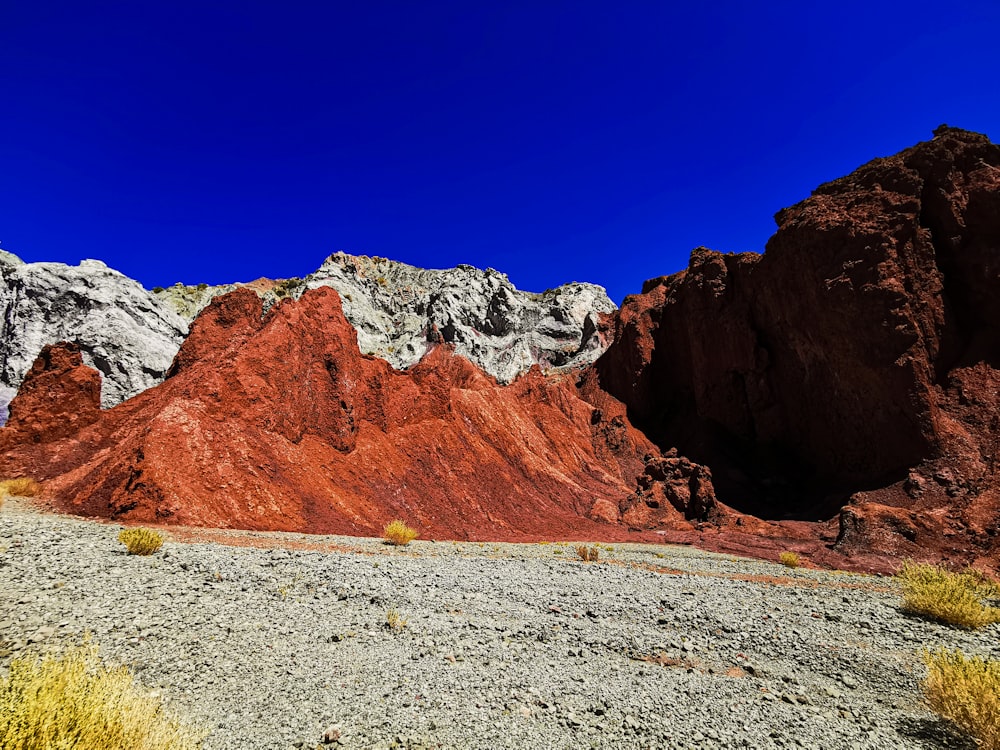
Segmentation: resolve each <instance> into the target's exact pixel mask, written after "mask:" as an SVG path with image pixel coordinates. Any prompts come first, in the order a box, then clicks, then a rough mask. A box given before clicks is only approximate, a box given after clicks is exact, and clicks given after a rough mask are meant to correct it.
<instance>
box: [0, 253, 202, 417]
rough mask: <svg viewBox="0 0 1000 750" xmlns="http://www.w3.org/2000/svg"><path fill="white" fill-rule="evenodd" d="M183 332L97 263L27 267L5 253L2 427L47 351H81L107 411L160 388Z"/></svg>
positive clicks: (1, 278) (1, 265)
mask: <svg viewBox="0 0 1000 750" xmlns="http://www.w3.org/2000/svg"><path fill="white" fill-rule="evenodd" d="M186 333H187V322H186V321H185V320H184V319H183V318H181V317H180V316H179V315H178V314H177V313H176V312H174V310H173V309H172V308H171V307H170V306H169V305H166V304H164V303H163V302H162V301H160V300H159V299H157V298H156V297H155V296H154V295H152V294H151V293H150V292H147V291H146V290H145V289H143V288H142V286H141V285H140V284H139V283H138V282H136V281H133V280H132V279H130V278H128V277H127V276H124V275H122V274H121V273H118V272H117V271H115V270H113V269H111V268H108V267H107V266H106V265H104V264H103V263H101V262H100V261H97V260H85V261H83V262H81V263H80V265H79V266H67V265H64V264H62V263H25V262H23V261H22V260H21V259H20V258H18V257H17V256H15V255H12V254H11V253H7V252H3V251H0V424H2V423H3V421H5V420H6V417H7V404H8V403H9V402H10V400H11V398H13V396H14V393H15V392H16V390H17V388H18V386H19V385H20V383H21V380H22V378H23V377H24V375H25V373H26V372H27V371H28V368H30V367H31V365H32V363H33V362H34V361H35V358H36V357H37V356H38V354H39V352H40V351H41V350H42V347H43V346H45V345H46V344H54V343H56V342H59V341H70V342H73V343H75V344H76V345H77V346H78V347H79V349H80V353H81V355H82V357H83V361H84V362H85V363H86V364H88V365H90V366H91V367H93V368H94V369H96V370H98V371H99V372H100V373H101V375H102V383H101V404H102V405H103V406H105V407H108V406H113V405H114V404H117V403H119V402H121V401H123V400H125V399H127V398H130V397H132V396H134V395H135V394H137V393H139V392H141V391H143V390H145V389H146V388H149V387H150V386H152V385H155V384H156V383H158V382H160V381H161V380H162V379H163V373H164V372H166V370H167V368H168V367H169V366H170V362H171V361H172V360H173V358H174V355H175V354H176V353H177V349H178V347H180V344H181V341H183V340H184V336H185V334H186Z"/></svg>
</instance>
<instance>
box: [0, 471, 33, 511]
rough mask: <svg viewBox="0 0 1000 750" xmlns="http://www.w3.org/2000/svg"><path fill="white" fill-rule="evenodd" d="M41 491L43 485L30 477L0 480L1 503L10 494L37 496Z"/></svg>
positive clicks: (14, 495) (13, 495)
mask: <svg viewBox="0 0 1000 750" xmlns="http://www.w3.org/2000/svg"><path fill="white" fill-rule="evenodd" d="M41 491H42V485H40V484H39V483H38V482H36V481H35V480H34V479H31V478H30V477H18V478H17V479H4V480H3V481H0V505H3V501H4V498H6V497H8V496H10V497H35V496H36V495H37V494H38V493H39V492H41Z"/></svg>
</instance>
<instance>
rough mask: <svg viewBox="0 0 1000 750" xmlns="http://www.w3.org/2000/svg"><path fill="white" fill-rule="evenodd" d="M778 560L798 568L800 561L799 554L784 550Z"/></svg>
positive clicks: (787, 565)
mask: <svg viewBox="0 0 1000 750" xmlns="http://www.w3.org/2000/svg"><path fill="white" fill-rule="evenodd" d="M778 562H780V563H781V564H782V565H784V566H785V567H786V568H797V567H799V564H800V561H799V556H798V555H796V554H795V553H794V552H782V553H781V554H780V555H778Z"/></svg>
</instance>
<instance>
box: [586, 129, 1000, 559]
mask: <svg viewBox="0 0 1000 750" xmlns="http://www.w3.org/2000/svg"><path fill="white" fill-rule="evenodd" d="M776 220H777V222H778V231H777V233H776V234H775V235H774V236H773V237H772V238H771V240H770V241H769V242H768V245H767V250H766V252H765V254H764V255H763V256H758V255H752V254H743V255H724V254H721V253H717V252H712V251H709V250H705V249H698V250H696V251H694V252H693V253H692V255H691V262H690V264H689V266H688V268H687V270H686V271H683V272H681V273H679V274H676V275H674V276H670V277H666V278H660V279H653V280H652V281H649V282H647V283H646V285H645V286H644V288H643V293H642V294H641V295H638V296H636V297H631V298H629V299H628V300H626V302H625V304H624V305H623V307H622V310H621V313H620V316H619V319H618V324H617V329H616V334H615V341H614V343H613V344H612V346H611V347H610V348H609V350H608V351H607V353H606V354H605V355H604V357H603V358H602V359H601V360H600V361H599V362H598V363H597V366H596V367H597V370H598V372H599V375H600V383H601V385H602V386H603V387H604V388H606V389H608V390H609V391H610V392H611V393H612V394H613V395H615V396H616V397H618V398H619V399H621V400H622V401H623V402H625V403H626V404H627V406H628V414H629V416H630V418H631V419H632V420H633V422H634V423H635V424H636V425H637V426H638V427H640V428H641V429H643V430H644V431H645V432H646V434H647V435H648V436H650V437H651V438H652V439H653V440H654V441H655V442H657V443H658V444H659V445H660V446H661V447H663V448H666V447H676V448H678V449H679V451H680V452H681V453H682V454H684V455H686V456H688V457H690V458H691V459H693V460H695V461H699V462H702V463H705V464H707V465H708V466H710V467H711V469H712V471H713V476H714V480H715V485H716V488H717V490H718V491H719V494H720V497H721V498H722V499H724V500H727V501H728V502H730V503H731V504H733V505H736V506H737V507H739V508H740V509H741V510H745V511H749V512H753V513H756V514H758V515H762V516H765V517H770V518H777V517H788V516H791V517H798V518H806V519H819V518H827V517H830V516H833V515H837V513H838V510H839V509H840V508H841V506H843V505H844V504H845V503H846V504H847V505H846V507H845V508H844V509H843V511H842V512H840V513H839V524H840V529H839V539H838V541H837V544H838V545H839V546H840V547H841V548H845V549H848V548H863V549H873V548H880V549H884V550H886V551H887V552H891V553H893V554H897V555H920V554H927V553H928V552H929V550H935V551H936V554H938V555H939V556H943V557H948V556H953V557H955V558H956V559H962V560H968V559H970V558H975V557H976V556H977V555H985V556H988V557H993V556H994V555H995V554H996V545H995V542H994V540H995V538H996V536H995V535H996V534H997V532H998V530H1000V513H998V511H1000V493H998V490H1000V482H998V477H997V448H998V447H1000V441H998V438H1000V396H998V393H1000V372H998V369H997V368H998V367H1000V335H998V334H1000V303H998V299H1000V298H998V292H1000V147H997V146H995V145H993V144H991V143H990V142H989V140H988V139H987V138H986V137H985V136H981V135H978V134H975V133H968V132H965V131H960V130H954V129H950V128H946V127H942V128H940V129H939V130H937V131H935V137H934V139H933V140H932V141H929V142H926V143H921V144H919V145H917V146H915V147H913V148H910V149H907V150H905V151H903V152H902V153H900V154H898V155H896V156H893V157H890V158H885V159H876V160H875V161H873V162H870V163H869V164H866V165H864V166H863V167H861V168H860V169H858V170H857V171H856V172H854V173H853V174H851V175H849V176H847V177H845V178H843V179H839V180H836V181H834V182H831V183H828V184H826V185H822V186H821V187H819V188H818V189H817V190H816V191H815V192H814V194H813V195H812V197H810V198H809V199H807V200H805V201H803V202H802V203H800V204H798V205H796V206H793V207H792V208H789V209H786V210H784V211H781V212H779V213H778V215H777V217H776Z"/></svg>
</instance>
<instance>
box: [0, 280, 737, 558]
mask: <svg viewBox="0 0 1000 750" xmlns="http://www.w3.org/2000/svg"><path fill="white" fill-rule="evenodd" d="M262 312H263V308H262V301H261V300H260V298H259V297H258V296H257V295H256V294H255V293H254V292H252V291H251V290H248V289H241V290H237V291H235V292H232V293H230V294H228V295H223V296H220V297H217V298H215V299H214V300H213V301H212V303H211V304H210V305H209V306H208V307H207V308H206V309H205V310H204V311H203V312H202V314H201V315H200V316H199V317H198V318H197V320H196V321H195V323H194V325H193V326H192V330H191V334H190V335H189V336H188V338H187V340H186V341H185V342H184V344H183V346H182V347H181V349H180V351H179V352H178V354H177V356H176V358H175V359H174V362H173V364H172V365H171V367H170V369H169V371H168V373H167V378H166V380H165V381H164V382H163V383H161V384H160V385H158V386H156V387H155V388H151V389H149V390H147V391H145V392H143V393H142V394H140V395H139V396H137V397H135V398H133V399H131V400H129V401H127V402H124V403H122V404H120V405H118V406H117V407H115V408H113V409H110V410H105V411H101V410H99V409H98V405H97V398H96V393H97V388H96V386H97V383H98V375H97V373H96V372H94V371H93V370H91V369H90V368H88V367H86V366H85V365H83V364H82V362H81V361H80V356H79V352H78V351H77V350H76V348H75V347H74V346H72V345H61V346H53V347H47V348H46V349H44V350H43V353H42V355H41V356H40V357H39V359H38V361H37V362H36V364H35V366H34V367H33V368H32V370H31V372H30V373H29V375H28V376H27V377H26V378H25V381H24V384H23V385H22V387H21V389H20V391H19V393H18V395H17V397H16V398H15V399H14V401H13V402H12V403H11V405H10V419H9V421H8V424H7V426H6V427H5V428H4V429H2V430H0V455H2V457H0V474H4V475H8V476H9V475H19V474H27V475H31V476H35V477H37V478H38V479H40V480H43V481H45V482H46V491H47V494H48V496H49V497H51V498H52V499H53V500H54V502H55V503H56V504H57V505H58V507H60V508H62V509H64V510H70V511H74V512H82V513H86V514H93V515H104V516H113V517H116V518H123V519H129V520H134V521H154V520H163V519H168V520H170V521H171V522H176V523H188V524H199V525H210V526H222V527H226V526H235V527H240V528H251V529H253V528H257V529H287V530H309V531H315V532H337V533H352V534H379V533H381V529H382V527H383V526H384V524H385V523H386V522H387V521H389V520H391V519H392V518H395V517H402V518H405V519H406V520H408V521H409V522H410V523H412V524H415V525H417V526H418V527H419V528H420V529H421V532H422V533H423V534H425V535H433V536H446V537H452V538H493V539H495V538H539V537H545V536H549V535H552V534H556V535H559V536H569V537H573V536H577V535H580V534H588V535H591V536H593V535H607V534H609V533H610V534H611V535H612V536H613V537H614V536H618V537H621V536H623V535H626V536H627V534H628V531H627V528H628V527H629V526H638V527H640V528H647V529H652V528H678V529H691V528H692V524H693V523H697V522H698V521H701V520H706V519H708V518H709V517H710V516H713V515H722V514H724V513H725V509H724V508H722V507H721V506H718V505H717V504H716V503H715V498H714V495H712V494H711V480H710V477H706V476H702V475H698V474H697V472H696V471H694V470H693V469H692V467H691V466H690V464H689V462H685V461H684V460H683V459H680V458H676V457H675V458H672V459H671V458H667V459H659V460H657V461H655V462H654V463H655V466H654V469H655V476H650V477H648V481H646V482H645V483H644V485H643V487H644V491H645V492H646V493H647V495H644V496H642V497H640V496H639V495H634V496H633V497H631V498H629V496H630V495H632V494H633V493H634V492H635V491H636V489H637V485H636V477H637V476H639V475H640V474H642V473H643V471H644V467H645V466H646V464H647V463H648V462H649V461H650V460H652V458H649V459H647V456H649V457H652V456H654V455H655V454H656V450H655V448H654V447H653V446H652V445H651V444H650V443H649V442H648V441H647V440H646V439H645V438H644V437H643V436H642V435H641V434H639V433H638V432H636V431H635V430H634V429H632V428H631V427H630V426H629V425H628V424H627V422H626V421H625V420H624V419H623V408H622V407H621V405H620V404H617V403H616V402H614V400H613V399H610V398H609V397H607V396H606V395H605V394H600V393H598V394H595V395H594V400H595V401H596V402H597V403H600V405H601V408H594V406H592V405H591V404H590V403H588V402H587V401H585V400H583V399H582V398H581V397H580V395H579V394H578V392H577V390H576V387H575V385H574V383H573V381H572V379H569V378H567V377H565V376H561V377H560V376H554V377H547V376H545V375H543V374H542V373H541V372H540V371H539V370H538V369H537V368H535V369H533V370H531V371H530V372H528V373H527V374H525V375H523V376H521V377H520V378H518V379H517V380H515V381H514V383H512V384H511V385H509V386H501V385H499V384H497V382H496V381H495V380H494V379H493V378H491V377H489V376H488V375H486V374H485V373H483V372H482V371H481V370H479V369H478V368H477V367H476V366H475V365H473V364H472V363H470V362H469V361H468V360H466V359H464V358H463V357H460V356H458V355H456V354H454V353H453V351H452V350H451V348H450V347H449V346H447V345H441V346H439V347H437V348H436V349H434V350H433V351H432V352H431V353H429V354H428V355H427V356H426V357H425V358H424V359H423V360H422V361H421V362H420V363H419V364H418V365H415V366H414V367H412V368H410V370H408V371H405V372H401V371H396V370H393V369H392V368H391V367H390V366H389V365H388V364H387V363H386V362H385V361H383V360H381V359H378V358H374V357H369V356H363V355H362V354H361V353H360V352H359V350H358V346H357V341H356V334H355V331H354V329H353V328H352V327H351V325H350V324H349V323H348V322H347V320H346V319H345V318H344V316H343V313H342V311H341V307H340V300H339V297H338V296H337V294H336V292H334V291H333V290H332V289H329V288H321V289H315V290H311V291H308V292H306V293H305V294H304V295H303V296H302V297H301V299H299V300H286V301H284V302H282V303H280V304H278V305H276V306H274V307H273V308H272V309H271V310H270V311H269V312H268V313H267V314H266V315H263V316H262ZM647 496H648V499H649V502H645V500H644V498H647ZM652 498H655V499H652ZM636 506H641V510H638V509H637V508H636Z"/></svg>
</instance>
